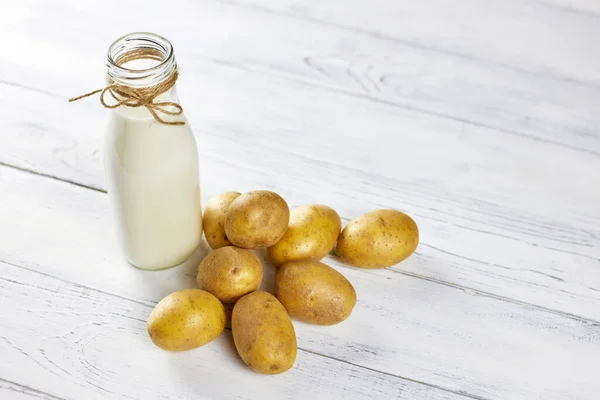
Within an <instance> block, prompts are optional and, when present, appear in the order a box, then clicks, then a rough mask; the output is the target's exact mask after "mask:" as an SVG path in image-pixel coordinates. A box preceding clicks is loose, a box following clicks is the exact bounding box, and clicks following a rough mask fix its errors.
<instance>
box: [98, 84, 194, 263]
mask: <svg viewBox="0 0 600 400" xmlns="http://www.w3.org/2000/svg"><path fill="white" fill-rule="evenodd" d="M106 98H107V100H108V99H109V98H110V95H107V96H106ZM156 101H173V100H172V99H171V95H170V94H167V93H163V94H162V95H161V96H159V97H158V98H157V99H156ZM175 101H176V100H175ZM161 117H163V115H161ZM182 118H183V119H184V120H185V117H183V116H180V117H168V116H164V119H171V120H173V119H182ZM185 122H186V123H185V125H181V126H176V125H164V124H161V123H159V122H157V121H155V120H154V118H153V117H152V115H151V114H150V113H149V112H148V110H147V109H146V108H144V107H138V108H130V107H124V106H121V107H118V108H116V109H112V110H109V111H108V112H107V117H106V122H105V171H106V183H107V189H108V196H109V198H110V201H111V204H112V207H113V214H114V215H115V217H116V228H117V235H118V239H119V243H120V246H121V248H122V249H123V252H124V253H125V256H126V257H127V259H128V260H129V262H130V263H131V264H133V265H135V266H137V267H139V268H143V269H161V268H167V267H170V266H173V265H176V264H179V263H181V262H183V261H185V260H186V259H187V258H188V257H189V256H190V255H191V254H192V253H193V251H194V250H195V249H196V247H198V245H199V244H200V240H201V237H202V214H201V213H202V211H201V207H200V186H199V183H198V152H197V148H196V141H195V139H194V136H193V135H192V131H191V129H190V126H189V123H188V122H187V120H185Z"/></svg>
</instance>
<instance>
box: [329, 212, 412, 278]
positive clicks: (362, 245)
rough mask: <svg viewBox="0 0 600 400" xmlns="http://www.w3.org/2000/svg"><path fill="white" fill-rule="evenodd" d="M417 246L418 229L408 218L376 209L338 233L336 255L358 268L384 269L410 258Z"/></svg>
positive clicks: (399, 213)
mask: <svg viewBox="0 0 600 400" xmlns="http://www.w3.org/2000/svg"><path fill="white" fill-rule="evenodd" d="M418 244H419V229H418V227H417V224H416V223H415V221H414V220H413V219H412V218H411V217H409V216H408V215H406V214H404V213H402V212H400V211H396V210H377V211H372V212H369V213H366V214H363V215H361V216H360V217H358V218H356V219H355V220H353V221H352V222H350V223H349V224H348V225H347V226H346V227H345V228H344V230H343V231H342V233H341V234H340V237H339V239H338V243H337V247H336V254H337V256H338V257H339V258H340V259H341V260H342V261H343V262H345V263H347V264H350V265H354V266H356V267H361V268H385V267H389V266H392V265H394V264H397V263H399V262H400V261H402V260H404V259H405V258H407V257H408V256H410V255H411V254H412V253H413V252H414V251H415V249H416V248H417V245H418Z"/></svg>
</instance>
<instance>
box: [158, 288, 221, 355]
mask: <svg viewBox="0 0 600 400" xmlns="http://www.w3.org/2000/svg"><path fill="white" fill-rule="evenodd" d="M224 327H225V311H224V310H223V305H222V304H221V302H220V301H219V300H218V299H217V298H216V297H215V296H213V295H212V294H210V293H208V292H205V291H204V290H198V289H187V290H179V291H177V292H174V293H171V294H170V295H168V296H167V297H165V298H164V299H162V300H161V301H160V302H159V303H158V304H157V305H156V307H154V310H152V313H151V314H150V317H149V318H148V325H147V328H148V334H149V335H150V338H151V339H152V341H153V342H154V344H155V345H157V346H158V347H160V348H162V349H165V350H172V351H180V350H189V349H193V348H196V347H199V346H202V345H204V344H206V343H208V342H210V341H211V340H213V339H214V338H216V337H217V336H219V334H220V333H221V332H222V331H223V328H224Z"/></svg>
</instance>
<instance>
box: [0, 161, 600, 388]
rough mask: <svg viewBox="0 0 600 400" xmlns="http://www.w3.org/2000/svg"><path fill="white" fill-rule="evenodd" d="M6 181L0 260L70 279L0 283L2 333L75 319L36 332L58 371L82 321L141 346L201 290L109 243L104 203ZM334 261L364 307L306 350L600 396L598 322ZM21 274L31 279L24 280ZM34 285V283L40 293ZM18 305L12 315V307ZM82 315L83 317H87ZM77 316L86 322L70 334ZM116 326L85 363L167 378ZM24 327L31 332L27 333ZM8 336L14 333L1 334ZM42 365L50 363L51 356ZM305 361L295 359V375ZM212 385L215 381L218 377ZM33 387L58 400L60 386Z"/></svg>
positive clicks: (383, 367)
mask: <svg viewBox="0 0 600 400" xmlns="http://www.w3.org/2000/svg"><path fill="white" fill-rule="evenodd" d="M0 173H1V174H0V177H1V184H0V187H1V190H2V196H0V220H2V221H3V224H2V226H0V237H1V238H2V243H3V245H2V247H1V248H0V259H1V260H4V261H5V262H8V263H10V264H14V265H17V266H20V267H24V268H28V269H31V270H35V271H39V272H41V273H44V274H48V275H52V276H55V277H56V278H57V279H63V280H65V281H62V283H55V284H54V285H55V286H56V287H55V286H48V285H49V284H48V283H45V282H46V281H47V279H46V278H45V277H38V278H35V281H37V280H41V281H42V282H44V283H43V284H40V285H38V286H40V287H41V288H47V287H50V289H46V290H44V289H42V290H43V294H40V295H39V298H37V295H33V294H31V295H29V294H28V290H30V289H28V288H27V287H26V285H22V283H23V282H31V278H26V279H25V278H24V279H15V278H14V277H12V275H8V276H6V275H4V274H3V276H4V277H6V278H8V279H9V280H11V281H15V282H17V283H11V282H9V283H11V285H16V286H15V287H13V286H11V288H10V290H9V289H8V288H6V289H5V290H0V294H1V295H2V296H4V298H3V301H2V302H0V304H3V306H2V307H4V309H3V311H2V314H3V315H9V317H8V318H7V319H6V320H3V323H14V324H15V325H16V326H15V329H16V330H17V334H16V335H15V337H16V339H15V340H17V339H19V338H23V340H24V341H25V339H24V338H26V337H27V336H26V335H25V334H24V332H27V330H29V329H32V328H29V327H38V326H39V325H40V324H38V323H35V321H37V319H35V318H34V319H33V320H27V319H26V318H33V317H32V316H31V315H30V314H32V313H31V312H29V311H31V310H33V315H34V316H35V315H37V313H38V311H39V312H40V314H39V315H41V316H43V317H40V318H45V316H46V314H47V313H48V312H52V313H53V314H52V315H53V317H52V318H46V319H47V320H48V322H47V323H48V324H57V326H64V325H66V324H67V322H66V321H68V320H71V321H72V322H71V323H70V324H69V325H68V326H65V328H64V329H63V330H60V329H57V328H55V329H46V330H42V331H40V333H41V332H52V333H51V334H47V336H44V337H45V339H43V340H42V342H41V343H38V345H40V344H44V343H47V342H49V341H56V343H57V344H56V348H55V350H54V351H53V352H52V353H50V350H48V353H47V354H48V357H49V358H50V359H51V360H54V359H55V358H59V360H57V361H56V363H57V365H63V364H65V363H67V361H68V360H75V359H76V357H81V355H80V352H76V351H75V349H73V353H67V354H63V353H61V351H59V350H57V349H59V348H60V349H62V348H63V347H64V345H65V344H66V343H67V342H69V343H73V341H74V342H75V343H77V345H78V346H83V345H84V343H86V341H87V340H89V335H91V333H90V334H89V335H88V333H87V332H88V331H87V329H94V330H95V329H97V328H96V327H94V326H92V324H91V322H85V321H92V320H93V321H96V320H97V319H98V318H101V319H102V321H104V318H108V316H106V315H105V314H104V313H108V314H107V315H111V314H110V313H112V314H114V313H115V312H116V313H119V314H124V315H126V316H127V317H130V318H129V319H131V318H133V319H132V321H138V322H136V324H138V325H137V326H138V327H139V328H138V331H137V335H138V336H145V334H142V333H140V330H141V329H142V328H141V327H140V326H143V321H144V319H145V315H147V313H148V311H149V309H150V307H151V306H152V305H153V304H154V302H156V301H157V300H159V299H160V298H161V297H162V296H163V295H164V294H166V293H168V292H171V291H172V290H175V289H180V288H183V287H193V286H194V285H195V282H194V267H195V265H194V264H189V265H187V266H184V267H181V268H176V269H171V270H167V271H160V272H151V273H149V272H144V271H140V270H137V269H135V268H132V267H130V266H128V265H126V263H124V262H123V261H122V260H121V257H120V255H119V254H118V252H117V251H116V249H115V246H114V244H113V242H112V235H111V231H110V223H109V216H108V209H107V204H106V199H105V195H104V194H103V193H100V192H95V191H91V190H87V189H84V188H79V187H76V186H73V185H69V184H66V183H63V182H56V181H52V180H49V179H45V178H42V177H38V176H35V175H32V174H27V173H23V172H19V171H15V170H13V169H10V168H5V167H2V168H0ZM232 179H236V178H235V177H232ZM26 193H27V194H26ZM443 261H444V260H443V259H440V260H439V262H442V263H443ZM327 262H329V263H331V264H332V265H333V266H334V267H335V268H337V269H338V270H340V271H342V273H343V274H344V275H346V276H347V277H348V279H349V280H350V281H351V282H352V283H353V284H354V286H355V288H356V290H357V293H358V304H357V306H356V309H355V311H354V313H353V314H352V316H351V317H350V318H349V319H348V320H347V321H345V322H344V323H342V324H340V325H338V326H333V327H319V326H312V325H308V324H302V323H298V322H296V323H295V326H296V329H297V335H298V340H299V343H301V345H300V346H301V347H302V348H303V349H305V350H307V351H308V352H311V353H319V354H323V355H325V356H328V357H332V358H336V359H339V360H341V361H345V362H347V363H351V364H353V365H358V366H361V367H364V368H369V369H376V370H379V371H382V372H384V373H386V374H389V375H394V376H400V377H405V378H408V379H410V380H415V381H419V382H427V383H428V384H430V385H434V386H436V387H440V388H443V389H445V390H448V391H452V392H455V393H460V394H464V395H469V396H472V397H475V398H485V399H505V398H511V399H531V398H535V397H541V398H544V399H563V398H582V399H586V398H589V399H592V398H595V397H594V396H595V394H596V393H597V392H598V390H600V386H599V385H600V382H598V381H597V380H595V379H593V378H594V376H595V375H594V373H595V369H594V368H593V365H595V364H596V362H597V360H598V358H599V357H600V346H599V344H600V324H597V323H591V322H588V321H582V320H579V319H575V318H571V317H568V316H564V315H561V314H558V313H553V312H546V311H542V310H539V309H537V308H533V307H530V306H526V305H522V304H516V303H513V302H510V301H504V300H500V299H497V298H492V297H489V296H484V295H481V294H478V293H476V292H472V291H468V290H463V289H461V288H455V287H449V286H444V285H439V284H436V283H432V282H430V281H428V280H423V279H417V278H414V277H410V276H405V275H402V274H399V273H398V272H397V271H395V270H393V269H387V270H377V271H367V270H360V269H355V268H349V267H344V266H341V265H339V264H338V263H337V262H335V261H334V260H332V259H328V260H327ZM413 262H415V259H414V258H413V259H409V260H408V261H407V264H413ZM269 268H270V267H269ZM266 269H267V270H268V268H266ZM17 272H18V271H15V274H17ZM270 273H271V274H272V271H271V272H270ZM20 274H29V272H18V275H20ZM36 276H37V275H36ZM35 281H33V283H31V285H33V286H36V284H35ZM66 281H70V282H74V283H76V284H78V285H80V286H83V287H80V286H78V287H77V290H76V291H75V293H72V287H71V286H72V285H71V284H70V283H68V282H66ZM52 282H54V280H52ZM4 284H6V283H4ZM19 288H22V290H23V295H20V294H18V293H19V291H18V290H17V289H19ZM53 288H54V289H53ZM36 290H37V289H36ZM97 291H102V292H106V293H111V294H114V295H117V296H120V297H121V299H114V298H113V297H114V296H111V297H110V299H108V298H104V297H102V298H101V299H98V300H97V301H96V300H94V304H96V305H94V306H93V307H92V305H88V301H89V299H90V298H91V297H95V296H100V295H99V294H97ZM15 293H17V294H15ZM55 293H56V294H55ZM26 294H27V296H31V297H32V299H36V298H37V299H36V300H31V301H35V302H36V303H35V304H39V306H36V307H35V308H34V307H27V306H26V307H25V308H24V309H25V313H23V309H22V308H21V309H19V310H20V311H19V315H22V318H24V319H26V320H25V321H24V322H20V321H18V320H17V317H16V315H14V314H7V313H9V312H15V313H16V312H17V311H16V309H15V310H13V309H14V308H16V305H18V304H28V303H27V301H26V299H25V297H24V296H25V295H26ZM48 296H50V297H51V298H52V299H54V298H55V297H56V296H60V297H64V301H61V302H58V304H57V305H55V306H53V303H52V300H47V298H48ZM122 300H123V301H122ZM12 302H14V304H15V307H13V306H8V305H10V304H13V303H12ZM81 302H83V303H81ZM132 303H133V304H132ZM125 304H126V305H125ZM134 304H135V305H136V306H135V307H137V305H139V306H140V307H143V310H144V313H141V312H137V311H136V312H132V311H130V307H133V305H134ZM80 306H81V307H83V309H82V310H84V311H81V310H80V309H79V307H80ZM69 307H71V309H69ZM73 307H75V311H74V310H73ZM136 309H137V308H136ZM28 310H29V311H28ZM100 310H106V311H102V312H100ZM36 318H37V317H36ZM63 318H64V319H63ZM81 318H83V319H84V322H80V323H77V324H76V325H74V324H75V321H76V320H79V319H81ZM10 321H13V322H10ZM27 321H29V322H27ZM109 321H111V320H110V319H109ZM101 323H104V322H101ZM106 323H107V324H108V323H109V322H106ZM110 324H115V325H116V326H117V327H116V328H115V329H121V331H119V332H123V334H122V335H121V336H120V337H119V340H113V339H114V338H112V336H107V337H106V338H105V339H104V340H101V341H99V342H98V343H97V346H98V350H96V351H95V352H93V353H88V354H93V355H94V357H97V358H95V360H97V362H106V363H109V362H110V363H111V364H114V363H115V361H114V359H113V358H112V356H111V357H108V358H106V359H104V358H102V357H103V356H102V354H103V352H105V351H107V349H106V346H112V347H110V348H109V350H110V352H111V353H113V352H114V354H122V353H123V348H124V347H126V348H127V349H130V350H131V349H134V350H135V351H130V353H129V354H132V356H131V359H134V358H135V357H134V355H137V354H141V356H140V359H139V360H140V363H141V361H143V364H144V365H152V366H153V368H158V369H159V370H160V371H163V369H162V368H163V367H164V368H167V367H166V366H163V364H168V362H167V361H160V359H159V358H160V357H162V354H164V353H162V352H159V351H158V350H156V349H152V350H150V347H151V345H150V344H149V341H147V339H143V340H142V339H141V338H132V337H130V336H128V335H129V334H128V333H127V332H126V330H125V329H124V328H123V325H122V324H121V323H117V322H115V321H112V322H110ZM80 325H81V326H82V328H80V329H81V330H82V333H81V334H76V335H75V336H73V335H70V334H69V332H72V331H73V326H80ZM19 326H23V328H22V330H21V329H19V328H18V327H19ZM52 326H54V325H52ZM103 326H104V325H103ZM78 329H79V328H78ZM6 331H8V332H10V331H11V329H8V330H7V329H3V330H2V332H6ZM40 333H35V334H34V333H31V334H29V337H30V338H31V337H40V336H43V335H41V334H40ZM11 338H12V336H11ZM61 341H64V343H63V342H61ZM217 343H221V342H217ZM20 346H24V344H22V342H19V343H18V345H17V347H20ZM221 346H225V345H224V344H215V345H214V346H211V347H209V349H213V350H211V351H216V352H217V353H216V355H215V356H214V357H217V358H219V359H221V358H222V359H225V361H223V362H224V363H227V362H233V361H232V359H231V358H229V359H228V358H227V357H224V356H221V355H222V354H223V353H221V352H224V351H225V350H223V349H221ZM100 349H102V350H100ZM6 350H8V348H7V349H6ZM90 351H91V350H90ZM16 352H17V351H16V350H13V351H12V352H11V353H10V356H9V357H8V359H11V358H13V357H16V356H18V354H17V353H16ZM4 354H7V353H4ZM84 354H85V353H84ZM190 357H191V356H190ZM211 357H212V356H211ZM302 357H308V356H304V355H303V356H302ZM136 359H137V358H136ZM209 359H210V358H209ZM227 360H229V361H227ZM557 360H561V361H560V362H557ZM38 361H40V362H44V360H43V354H42V356H41V358H38ZM159 361H160V362H159ZM73 362H75V361H73ZM129 362H133V361H131V360H130V361H129ZM304 362H305V361H302V360H301V361H299V365H302V364H303V363H304ZM134 365H135V368H133V367H132V368H128V369H127V371H129V373H133V372H131V371H136V370H137V368H138V365H139V364H134ZM194 365H198V368H202V365H204V368H206V369H208V368H210V369H213V368H214V363H210V362H209V363H204V362H202V363H200V362H198V363H197V364H194ZM208 366H210V367H208ZM103 368H108V366H105V367H103ZM230 368H233V365H231V366H229V364H227V366H225V367H224V369H225V370H229V369H230ZM11 370H13V369H12V368H6V370H4V371H2V372H0V374H1V375H2V376H4V377H5V378H6V379H10V380H12V381H15V382H19V383H20V384H25V385H28V384H30V383H31V381H24V380H23V377H22V376H19V377H14V376H11V375H7V374H9V373H10V371H11ZM185 370H189V368H185ZM68 371H70V370H68ZM75 371H78V374H80V375H81V374H88V372H84V371H83V370H79V369H76V370H75ZM144 371H145V370H144ZM202 371H205V370H202ZM300 371H302V370H299V372H298V373H302V374H303V376H310V375H312V374H317V375H318V374H320V373H321V372H322V371H321V370H320V369H313V370H310V371H305V372H300ZM58 373H60V372H58ZM345 374H346V375H349V374H350V373H349V372H348V373H345ZM92 375H93V374H92V372H89V376H91V378H90V379H96V378H94V377H93V376H92ZM333 375H335V373H333ZM110 376H111V377H112V376H118V374H111V375H110ZM136 376H137V375H136ZM143 376H144V377H146V376H148V375H146V374H144V375H143ZM194 376H196V375H194ZM76 377H77V375H76ZM211 378H212V380H214V379H216V377H215V376H213V375H211ZM32 379H33V378H32ZM111 379H112V378H111ZM140 379H141V376H140ZM187 379H189V377H188V378H187ZM315 379H316V378H315ZM152 381H159V380H158V379H150V380H148V381H146V380H144V381H143V382H142V381H137V380H136V379H133V385H134V386H135V385H137V384H138V383H139V385H140V386H141V385H147V384H148V382H152ZM175 382H179V380H178V379H177V378H176V377H175V376H174V375H173V374H171V375H169V381H168V382H167V383H164V384H165V385H171V384H175ZM48 384H50V383H48ZM57 385H58V384H57ZM241 387H245V385H241ZM286 387H288V386H286ZM365 387H369V386H368V385H367V386H365ZM36 388H39V389H40V390H44V391H47V392H49V393H53V394H56V395H60V394H61V392H57V391H56V387H54V386H53V387H47V386H36ZM119 388H121V387H120V386H119ZM123 390H126V389H123ZM207 390H208V389H207ZM232 390H233V389H232ZM365 390H366V389H365ZM408 397H409V398H410V396H408Z"/></svg>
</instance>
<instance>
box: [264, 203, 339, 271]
mask: <svg viewBox="0 0 600 400" xmlns="http://www.w3.org/2000/svg"><path fill="white" fill-rule="evenodd" d="M341 228H342V223H341V221H340V216H339V215H338V214H337V213H336V212H335V210H333V209H332V208H330V207H327V206H323V205H320V204H309V205H305V206H300V207H298V208H296V209H294V210H293V211H292V212H291V214H290V225H289V226H288V228H287V230H286V231H285V233H284V234H283V237H282V238H281V239H279V241H278V242H277V243H275V244H274V245H273V246H271V247H269V249H268V250H267V254H268V257H269V261H271V263H272V264H273V265H274V266H276V267H278V266H280V265H281V264H283V263H285V262H287V261H294V260H314V261H319V260H320V259H322V258H323V257H325V256H326V255H327V253H329V252H330V251H331V249H333V246H335V242H336V240H337V238H338V236H339V235H340V229H341Z"/></svg>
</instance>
